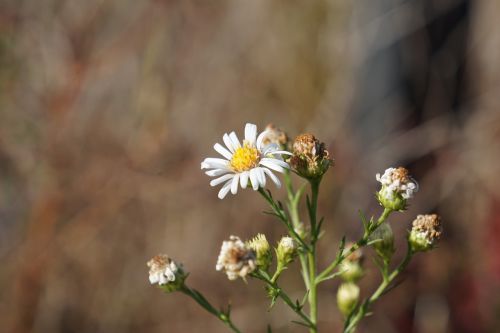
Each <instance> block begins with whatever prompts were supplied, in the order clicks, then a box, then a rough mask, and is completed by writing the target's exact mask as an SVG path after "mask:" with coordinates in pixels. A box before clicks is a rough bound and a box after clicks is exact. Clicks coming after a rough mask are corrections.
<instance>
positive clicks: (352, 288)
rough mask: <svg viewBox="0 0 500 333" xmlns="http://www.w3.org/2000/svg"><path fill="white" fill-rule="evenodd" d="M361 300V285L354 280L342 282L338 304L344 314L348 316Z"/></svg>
mask: <svg viewBox="0 0 500 333" xmlns="http://www.w3.org/2000/svg"><path fill="white" fill-rule="evenodd" d="M358 300H359V287H358V286H357V285H356V284H354V283H352V282H345V283H342V284H341V285H340V287H339V290H338V291H337V306H338V307H339V310H340V312H341V313H342V314H343V315H344V316H346V317H347V316H348V315H349V314H350V313H351V312H352V310H354V308H355V307H356V304H357V303H358Z"/></svg>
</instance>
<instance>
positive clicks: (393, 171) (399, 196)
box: [376, 167, 418, 211]
mask: <svg viewBox="0 0 500 333" xmlns="http://www.w3.org/2000/svg"><path fill="white" fill-rule="evenodd" d="M376 179H377V181H379V182H380V183H381V184H382V188H381V189H380V191H379V192H377V199H378V201H379V202H380V204H381V205H382V206H383V207H384V208H386V209H390V210H393V211H403V210H405V209H406V201H407V200H408V199H410V198H412V197H413V194H414V193H415V192H417V191H418V184H417V182H416V181H415V180H414V179H413V178H411V177H410V176H409V173H408V170H407V169H405V168H403V167H399V168H388V169H387V170H385V172H384V174H383V175H382V176H381V175H380V174H379V173H377V175H376Z"/></svg>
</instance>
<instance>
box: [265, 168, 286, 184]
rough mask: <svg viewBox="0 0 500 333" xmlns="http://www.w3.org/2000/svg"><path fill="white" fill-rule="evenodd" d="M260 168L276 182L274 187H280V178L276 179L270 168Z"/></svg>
mask: <svg viewBox="0 0 500 333" xmlns="http://www.w3.org/2000/svg"><path fill="white" fill-rule="evenodd" d="M262 170H264V172H265V173H266V174H267V175H268V176H269V178H271V180H272V181H273V182H274V183H275V184H276V187H278V188H280V187H281V182H280V180H279V179H278V177H276V175H275V174H274V173H273V172H272V171H271V170H269V169H267V168H262Z"/></svg>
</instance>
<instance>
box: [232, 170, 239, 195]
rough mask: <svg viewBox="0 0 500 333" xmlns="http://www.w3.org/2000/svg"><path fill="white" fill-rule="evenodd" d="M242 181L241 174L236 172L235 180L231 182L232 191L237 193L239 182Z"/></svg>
mask: <svg viewBox="0 0 500 333" xmlns="http://www.w3.org/2000/svg"><path fill="white" fill-rule="evenodd" d="M239 182H240V175H238V174H236V175H234V177H233V181H232V183H231V193H232V194H236V193H237V192H238V183H239Z"/></svg>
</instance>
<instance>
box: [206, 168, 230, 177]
mask: <svg viewBox="0 0 500 333" xmlns="http://www.w3.org/2000/svg"><path fill="white" fill-rule="evenodd" d="M228 172H231V170H229V169H213V170H208V171H205V174H206V175H207V176H209V177H217V176H220V175H224V174H226V173H228Z"/></svg>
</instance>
